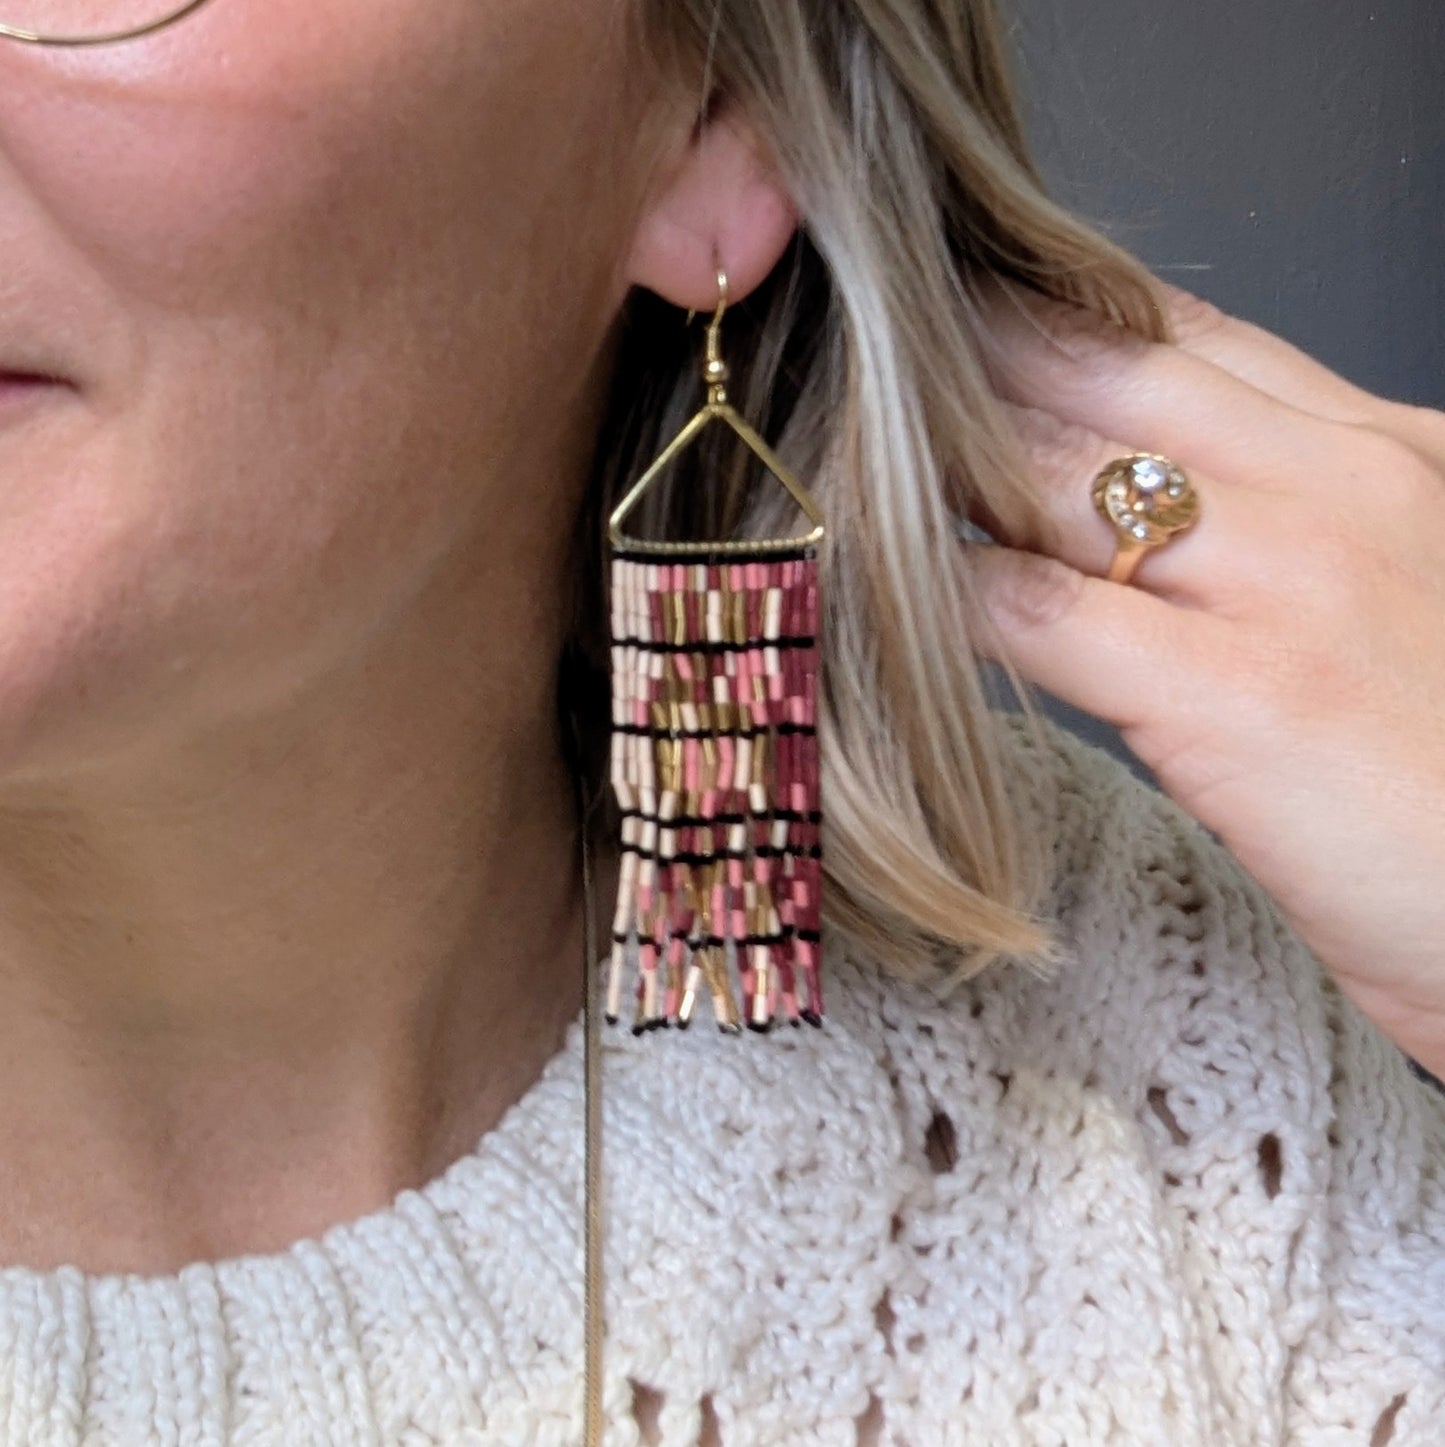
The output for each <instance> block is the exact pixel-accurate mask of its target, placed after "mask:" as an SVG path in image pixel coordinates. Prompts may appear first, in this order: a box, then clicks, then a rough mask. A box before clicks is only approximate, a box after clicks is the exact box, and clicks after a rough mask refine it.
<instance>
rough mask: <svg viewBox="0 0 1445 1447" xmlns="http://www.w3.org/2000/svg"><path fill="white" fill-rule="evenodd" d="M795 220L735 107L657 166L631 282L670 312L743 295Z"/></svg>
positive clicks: (715, 114)
mask: <svg viewBox="0 0 1445 1447" xmlns="http://www.w3.org/2000/svg"><path fill="white" fill-rule="evenodd" d="M797 226H798V215H797V211H796V209H795V208H794V205H793V202H792V200H791V198H790V197H789V195H788V193H787V191H786V190H785V189H784V187H783V184H782V181H781V179H780V178H779V176H778V174H777V171H776V169H775V167H774V165H773V163H772V160H771V158H770V156H769V154H768V149H767V147H766V146H765V145H764V144H763V142H762V138H761V137H760V136H759V134H758V133H757V131H756V130H755V129H754V128H753V126H752V125H751V123H750V122H749V121H748V120H747V119H746V118H745V117H744V115H743V114H742V111H741V109H740V108H739V107H738V106H737V105H735V104H733V103H732V102H731V101H723V102H722V103H720V104H719V105H718V106H717V107H716V108H715V109H713V110H712V111H711V112H709V113H708V114H707V116H706V118H705V120H704V121H703V122H702V124H701V126H698V125H696V124H694V125H693V127H692V128H691V130H690V131H689V133H688V134H687V135H686V136H685V137H684V138H683V139H682V141H681V142H680V144H679V146H678V147H677V148H676V149H675V150H674V151H673V152H671V153H670V154H669V155H668V156H667V158H666V160H664V161H663V162H662V164H661V165H659V167H658V170H657V173H656V175H655V177H654V180H653V183H652V185H651V187H650V189H649V191H648V194H647V199H646V202H645V203H644V206H643V209H642V212H641V214H640V216H639V219H638V225H637V230H636V232H635V234H634V236H633V242H632V253H631V257H630V259H629V261H628V270H627V279H628V281H629V282H631V283H633V284H635V285H638V286H644V287H646V288H647V289H648V290H649V291H653V292H656V293H657V294H658V295H659V296H660V297H662V298H664V299H665V300H666V301H670V302H672V303H673V305H674V306H679V307H690V308H692V309H694V310H696V311H711V310H713V308H714V307H716V306H717V301H718V286H717V267H718V266H719V265H721V266H722V268H723V269H724V271H726V272H727V279H728V299H729V300H731V301H737V300H739V299H740V298H742V297H744V296H746V295H747V294H748V293H749V292H750V291H752V289H753V288H754V287H756V286H757V285H758V283H759V282H761V281H762V280H763V278H764V277H765V276H767V274H768V273H769V272H770V271H772V269H773V267H774V266H776V265H777V263H778V261H779V259H780V258H781V257H782V255H783V252H784V251H785V250H787V246H788V243H789V241H790V240H791V239H792V237H793V233H794V232H795V231H796V230H797Z"/></svg>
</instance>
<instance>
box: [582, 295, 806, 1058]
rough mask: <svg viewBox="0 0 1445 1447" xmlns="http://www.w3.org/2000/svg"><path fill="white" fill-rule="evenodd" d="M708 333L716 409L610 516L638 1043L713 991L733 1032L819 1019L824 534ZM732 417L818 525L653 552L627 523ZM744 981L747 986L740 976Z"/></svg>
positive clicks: (627, 920)
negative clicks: (740, 402) (744, 413)
mask: <svg viewBox="0 0 1445 1447" xmlns="http://www.w3.org/2000/svg"><path fill="white" fill-rule="evenodd" d="M726 307H727V276H726V273H725V272H724V271H723V270H722V269H721V267H719V269H718V305H717V310H716V312H715V313H714V314H713V318H712V321H711V323H710V324H709V326H708V329H707V344H706V357H705V361H704V365H703V378H704V380H705V382H706V383H707V388H708V393H707V401H706V402H705V403H704V404H703V406H702V407H701V408H699V410H698V411H697V412H695V413H694V414H693V416H692V417H691V418H690V419H689V420H688V422H687V423H686V424H685V425H684V426H683V428H682V429H681V431H679V432H678V434H677V436H676V437H674V438H673V440H672V441H671V442H670V443H669V444H668V445H667V447H665V448H664V449H663V451H662V452H661V453H659V454H658V456H657V458H656V460H655V461H654V462H653V463H652V464H651V466H649V467H648V469H647V470H646V472H644V473H643V475H642V476H641V477H640V478H639V479H638V480H637V482H636V483H635V484H634V485H633V487H632V488H631V490H630V491H629V492H628V493H627V495H626V496H625V497H624V498H623V499H622V501H621V502H620V503H619V504H618V505H617V507H616V508H615V509H614V510H613V512H612V514H611V516H610V518H609V520H608V540H609V542H610V544H611V549H612V554H611V563H610V568H609V572H610V583H611V610H610V611H611V647H612V741H611V761H610V769H611V783H612V788H613V791H614V793H615V795H616V798H617V802H618V805H619V808H620V810H621V815H622V858H621V871H620V879H619V889H618V897H617V907H616V912H615V915H614V918H613V926H612V950H611V957H610V962H609V969H608V977H607V989H606V1012H605V1013H606V1018H607V1020H608V1023H609V1024H616V1022H617V1020H618V1018H619V1013H620V1004H621V994H622V981H623V975H624V972H625V969H626V962H627V957H628V955H629V953H630V952H631V951H632V949H633V947H634V945H635V950H636V981H635V990H634V998H635V1008H634V1012H633V1019H632V1028H633V1032H634V1033H640V1032H641V1031H643V1030H648V1029H653V1028H656V1027H657V1026H663V1025H672V1024H676V1025H678V1026H680V1027H686V1026H687V1025H688V1023H689V1022H690V1021H691V1019H692V1016H693V1012H694V1008H695V1005H696V1001H697V998H698V994H699V990H700V987H701V986H703V985H704V984H705V985H706V987H707V990H708V992H709V994H710V996H711V998H712V1007H713V1015H714V1018H715V1019H716V1021H717V1023H718V1025H719V1027H721V1028H722V1029H723V1030H725V1031H729V1032H734V1033H735V1032H737V1031H738V1030H740V1028H741V1026H742V1024H744V1023H746V1024H747V1025H748V1026H749V1028H751V1029H754V1030H767V1029H769V1028H770V1027H771V1026H772V1024H773V1023H774V1022H775V1021H776V1020H779V1019H787V1020H788V1021H790V1022H791V1023H792V1024H794V1025H796V1024H798V1023H799V1022H800V1021H801V1020H807V1021H809V1022H810V1023H811V1024H814V1025H820V1024H821V1023H822V1016H823V993H822V984H821V981H820V979H819V947H820V944H821V932H820V931H821V910H820V906H821V887H822V848H821V834H820V827H821V824H822V813H821V809H820V803H819V769H818V736H817V690H818V656H819V654H818V543H819V542H820V541H821V539H822V537H823V518H822V514H821V513H820V512H819V510H818V508H817V506H816V504H815V503H814V501H813V499H812V498H811V497H810V496H809V494H808V492H807V491H806V489H804V487H803V486H802V485H801V484H800V483H799V482H798V480H797V479H796V478H795V477H794V476H793V475H792V474H791V473H790V472H789V471H788V469H787V468H786V467H784V466H783V464H782V462H781V461H780V460H779V459H778V457H777V456H776V454H774V453H773V451H772V450H771V449H770V448H769V447H768V446H767V444H766V443H765V442H764V441H763V440H762V438H761V437H759V436H758V434H757V433H756V432H755V431H754V430H753V429H752V428H751V427H750V426H749V425H748V424H747V422H745V421H744V420H743V418H742V417H741V416H739V415H738V413H737V412H736V411H734V410H733V408H732V407H731V406H730V405H729V403H728V400H727V391H726V387H725V383H726V381H727V376H728V369H727V364H726V363H725V362H724V361H723V359H722V355H721V351H720V342H719V334H720V330H721V326H722V317H723V312H724V311H725V310H726ZM715 420H716V421H721V422H725V423H726V424H727V425H728V426H730V427H731V428H732V429H733V431H734V432H736V433H737V435H738V436H739V437H741V438H742V439H743V441H744V442H745V443H746V444H747V445H748V447H749V448H750V449H751V451H752V452H753V454H754V455H755V456H756V457H757V458H758V459H759V460H760V461H761V462H762V463H763V465H764V466H765V467H766V468H767V470H768V471H769V472H770V473H772V475H773V476H774V477H775V478H776V479H777V480H778V481H779V482H780V483H781V484H782V485H783V487H784V488H786V489H787V491H788V492H789V494H791V496H792V497H793V499H794V501H795V502H796V503H797V504H798V507H799V508H800V509H801V510H802V512H803V515H804V516H805V518H806V519H807V521H808V522H809V523H810V524H811V527H810V529H809V531H808V532H806V533H805V534H803V535H801V536H799V537H794V538H769V539H745V540H744V539H740V540H730V541H711V542H709V541H701V542H680V541H671V540H669V541H658V542H652V541H645V540H642V539H639V538H632V537H628V536H627V535H626V534H624V533H623V531H622V523H623V522H624V520H625V519H626V518H627V516H628V515H629V514H630V513H631V512H632V511H633V509H634V508H635V507H636V506H637V505H638V503H639V501H640V500H641V498H642V496H643V494H644V493H645V492H646V491H647V489H648V488H649V487H650V486H651V485H652V483H653V482H654V481H655V480H656V479H657V477H658V476H659V474H660V473H661V472H662V470H663V468H665V467H666V466H667V464H668V463H669V462H671V461H672V460H673V459H674V458H675V457H676V456H677V455H678V454H679V453H680V452H682V451H683V449H685V448H686V447H687V446H688V445H689V444H690V443H691V442H692V441H693V440H694V439H695V438H696V436H697V435H698V433H699V432H700V431H701V430H702V429H703V428H704V427H705V426H707V424H708V423H710V422H712V421H715ZM734 977H735V978H736V979H737V981H738V984H739V986H740V992H739V993H740V997H741V1003H739V993H735V992H734V989H733V979H734Z"/></svg>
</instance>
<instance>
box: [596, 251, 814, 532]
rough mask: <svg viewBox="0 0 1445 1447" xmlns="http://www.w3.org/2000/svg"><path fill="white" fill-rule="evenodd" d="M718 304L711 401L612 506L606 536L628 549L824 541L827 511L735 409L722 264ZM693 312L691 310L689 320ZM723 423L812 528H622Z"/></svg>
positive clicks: (711, 335)
mask: <svg viewBox="0 0 1445 1447" xmlns="http://www.w3.org/2000/svg"><path fill="white" fill-rule="evenodd" d="M717 285H718V303H717V310H716V311H715V312H714V313H713V316H712V320H711V321H710V322H709V323H708V328H707V342H706V350H705V354H704V360H703V368H702V374H703V380H704V381H705V382H706V383H707V401H706V402H704V403H703V405H702V406H701V407H699V408H698V410H697V411H696V412H694V413H693V415H692V416H691V417H690V418H689V419H688V420H687V422H686V423H685V424H684V425H683V427H682V429H681V430H680V431H679V432H678V434H677V436H676V437H674V438H673V439H672V441H671V442H669V443H668V444H667V446H666V447H664V448H663V449H662V451H661V452H660V453H658V455H657V457H656V458H655V459H654V460H653V462H652V464H651V465H650V466H649V467H648V468H647V470H646V471H645V472H644V473H643V474H642V476H641V477H639V478H638V479H637V481H636V482H635V483H634V484H633V485H632V487H631V488H630V489H629V490H628V492H627V494H626V496H625V497H623V499H622V501H621V502H619V503H618V504H617V506H616V507H615V508H613V510H612V513H611V515H610V516H609V518H608V522H607V535H608V538H609V539H610V541H611V543H612V545H613V547H615V548H625V549H627V550H628V551H630V552H645V553H656V554H658V555H659V556H676V555H684V556H685V555H688V554H694V555H697V554H711V555H716V554H727V553H754V552H762V553H767V552H785V551H788V550H789V549H793V548H800V547H807V546H811V545H814V544H817V543H819V542H821V541H822V539H823V533H824V526H823V515H822V513H821V512H820V511H819V509H818V506H817V504H816V503H815V502H814V501H813V499H812V497H811V496H810V495H809V493H808V490H807V488H805V487H804V486H803V484H802V483H801V482H799V481H798V479H797V477H795V476H794V475H793V473H792V472H791V471H790V470H789V469H788V468H787V467H786V466H785V465H784V464H783V461H782V459H781V458H779V457H778V455H777V453H775V452H774V451H773V449H772V448H771V447H769V446H768V444H767V443H766V442H764V441H763V439H762V438H761V437H760V436H759V435H758V434H757V432H756V431H755V430H754V429H753V428H752V427H751V426H749V425H748V423H747V421H746V420H745V419H744V418H743V417H742V416H740V415H739V414H738V412H737V411H735V410H734V408H733V406H732V404H731V403H730V402H729V401H728V397H727V380H728V365H727V363H726V362H725V361H724V360H723V356H722V341H721V334H722V319H723V313H724V312H725V311H726V310H727V305H728V279H727V273H726V272H725V271H724V270H723V269H722V267H718V272H717ZM694 315H695V313H694V312H691V311H690V312H689V313H688V321H691V320H692V318H693V316H694ZM714 421H717V422H725V423H726V424H727V425H728V426H729V427H731V428H732V430H733V431H734V432H735V433H736V434H737V435H738V436H739V437H741V438H742V440H743V441H744V442H745V443H746V444H747V446H748V448H749V449H750V450H751V451H752V453H753V455H754V456H755V457H756V458H757V459H758V460H759V461H760V462H761V463H762V464H763V466H764V467H766V468H767V470H768V471H769V472H770V473H772V475H773V476H774V477H775V478H777V480H778V481H779V482H780V483H782V485H783V486H784V487H785V488H786V489H787V491H788V493H789V495H790V496H791V497H792V498H793V500H794V501H795V502H796V503H797V504H798V506H799V507H800V508H801V509H802V511H803V515H804V517H806V518H807V520H808V522H809V523H810V524H811V525H812V526H811V528H810V529H809V531H808V532H806V533H801V534H799V535H798V536H796V537H789V538H743V539H736V540H731V541H717V540H714V541H690V540H689V541H684V540H680V539H668V540H666V541H650V540H648V539H644V538H634V537H630V536H629V535H628V534H626V533H625V532H624V531H623V530H622V524H623V523H624V522H625V521H626V520H627V518H628V516H629V515H630V514H631V513H632V512H633V510H634V509H635V508H636V507H637V506H638V504H639V503H640V502H641V501H642V499H643V496H644V495H645V494H646V492H647V490H648V489H649V488H650V487H651V486H652V485H653V484H654V483H655V482H656V481H657V479H658V478H659V477H660V476H661V475H662V473H663V472H664V471H665V470H666V468H667V466H668V464H669V463H671V462H672V461H673V459H674V458H676V457H677V456H679V454H681V453H682V452H683V451H685V450H686V449H687V448H688V447H689V446H690V445H691V444H692V442H693V440H694V438H696V437H697V435H698V434H699V433H700V432H701V431H702V430H703V428H705V427H706V426H707V425H708V424H709V423H710V422H714Z"/></svg>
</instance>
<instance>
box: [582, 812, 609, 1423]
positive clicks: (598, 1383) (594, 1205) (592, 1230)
mask: <svg viewBox="0 0 1445 1447" xmlns="http://www.w3.org/2000/svg"><path fill="white" fill-rule="evenodd" d="M587 823H588V821H587V818H586V815H585V814H584V815H583V818H582V821H581V833H582V911H583V921H582V940H583V946H582V947H583V949H584V951H585V952H586V956H587V957H586V959H585V960H584V961H583V968H582V981H583V988H584V990H585V992H586V994H585V997H584V1000H583V1006H582V1009H583V1019H584V1036H583V1072H582V1073H583V1100H584V1102H585V1114H586V1129H585V1136H584V1142H585V1144H584V1150H583V1175H584V1178H585V1197H584V1204H583V1212H584V1216H585V1223H584V1224H585V1236H586V1242H585V1248H584V1251H583V1270H584V1272H585V1277H586V1279H585V1281H584V1306H583V1309H584V1314H585V1321H586V1326H585V1339H586V1364H585V1368H584V1371H583V1399H584V1417H585V1433H586V1435H585V1439H584V1440H585V1443H586V1447H602V1339H603V1332H604V1319H603V1310H602V1039H601V1021H600V1019H599V1013H600V1012H599V1008H598V1003H597V997H598V990H597V981H596V979H595V971H596V969H597V941H596V938H595V935H596V929H595V923H594V920H593V916H592V849H591V845H590V843H589V835H590V831H589V829H588V827H587Z"/></svg>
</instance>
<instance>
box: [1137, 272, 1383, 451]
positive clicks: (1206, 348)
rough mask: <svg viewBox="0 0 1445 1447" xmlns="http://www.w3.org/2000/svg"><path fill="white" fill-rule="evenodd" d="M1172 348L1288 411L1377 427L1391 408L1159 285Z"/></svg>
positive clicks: (1277, 340) (1244, 324)
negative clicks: (1165, 303) (1245, 384)
mask: <svg viewBox="0 0 1445 1447" xmlns="http://www.w3.org/2000/svg"><path fill="white" fill-rule="evenodd" d="M1160 285H1161V287H1162V289H1163V291H1164V293H1165V296H1166V298H1167V300H1168V303H1169V306H1168V314H1169V321H1170V325H1171V327H1172V329H1173V332H1174V340H1175V344H1176V345H1177V346H1179V347H1180V348H1182V349H1183V350H1184V351H1186V352H1189V353H1190V354H1191V355H1193V356H1196V357H1199V358H1201V359H1202V360H1203V361H1206V362H1209V363H1212V364H1213V365H1214V366H1216V367H1219V368H1222V369H1223V370H1224V371H1226V372H1229V373H1230V374H1231V375H1232V376H1235V377H1238V378H1239V379H1240V381H1242V382H1248V383H1249V384H1250V386H1252V387H1255V388H1257V389H1258V390H1259V391H1261V392H1267V393H1268V394H1269V395H1270V396H1271V397H1275V398H1277V399H1278V400H1279V401H1281V402H1287V403H1288V404H1289V405H1290V406H1291V407H1297V408H1299V409H1300V410H1301V411H1303V412H1310V413H1313V414H1314V415H1315V416H1317V417H1323V418H1327V419H1328V420H1330V421H1332V422H1344V423H1349V424H1350V425H1352V426H1371V425H1378V424H1379V423H1380V422H1381V421H1382V420H1383V419H1385V418H1386V417H1387V416H1388V413H1389V411H1390V409H1391V407H1392V406H1393V404H1391V403H1388V402H1385V401H1384V400H1383V399H1382V398H1379V397H1376V396H1374V395H1373V394H1372V393H1370V392H1366V391H1365V390H1364V388H1362V387H1357V386H1355V384H1354V383H1353V382H1349V381H1346V379H1345V378H1344V377H1341V376H1340V375H1339V374H1338V373H1337V372H1332V371H1331V370H1330V369H1329V368H1328V367H1326V366H1325V365H1324V364H1323V363H1322V362H1318V361H1316V360H1315V359H1314V358H1313V357H1311V356H1309V355H1308V354H1307V353H1305V352H1302V351H1300V349H1299V348H1298V347H1295V346H1292V345H1291V344H1290V343H1289V342H1287V341H1285V340H1284V338H1283V337H1278V336H1276V335H1275V334H1274V333H1273V332H1269V331H1266V330H1265V329H1264V328H1263V327H1260V326H1256V325H1255V324H1254V323H1253V322H1250V321H1246V320H1245V319H1244V318H1243V317H1236V316H1231V315H1230V314H1229V313H1228V312H1225V311H1221V310H1220V308H1219V307H1217V306H1214V305H1213V304H1212V303H1210V302H1207V301H1205V300H1204V299H1203V298H1202V297H1197V296H1195V295H1194V294H1193V293H1192V292H1188V291H1185V290H1183V288H1181V287H1177V286H1173V285H1171V284H1170V283H1168V282H1161V283H1160Z"/></svg>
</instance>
